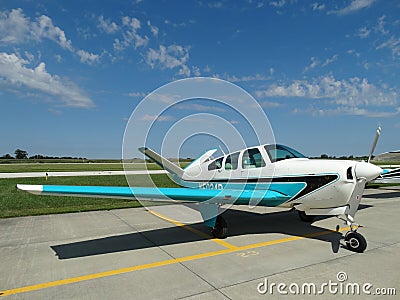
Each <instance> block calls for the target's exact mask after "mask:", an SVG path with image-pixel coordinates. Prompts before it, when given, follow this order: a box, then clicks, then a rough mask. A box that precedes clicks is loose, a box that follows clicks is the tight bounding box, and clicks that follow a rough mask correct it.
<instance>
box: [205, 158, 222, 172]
mask: <svg viewBox="0 0 400 300" xmlns="http://www.w3.org/2000/svg"><path fill="white" fill-rule="evenodd" d="M222 160H223V157H220V158H218V159H216V160H214V161H213V162H211V163H210V164H209V165H208V171H211V170H217V169H221V168H222Z"/></svg>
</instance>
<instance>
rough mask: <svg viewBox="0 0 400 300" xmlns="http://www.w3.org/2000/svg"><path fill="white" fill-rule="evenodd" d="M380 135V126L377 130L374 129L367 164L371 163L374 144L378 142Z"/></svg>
mask: <svg viewBox="0 0 400 300" xmlns="http://www.w3.org/2000/svg"><path fill="white" fill-rule="evenodd" d="M380 135H381V126H378V128H377V129H376V134H375V139H374V142H373V143H372V148H371V152H370V153H369V157H368V162H370V161H371V158H372V155H373V154H374V151H375V147H376V143H377V142H378V139H379V136H380Z"/></svg>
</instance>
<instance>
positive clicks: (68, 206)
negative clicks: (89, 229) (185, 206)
mask: <svg viewBox="0 0 400 300" xmlns="http://www.w3.org/2000/svg"><path fill="white" fill-rule="evenodd" d="M146 177H147V176H142V175H137V176H135V177H134V179H135V181H136V182H137V186H146V185H148V184H147V182H146V181H145V178H146ZM151 178H152V179H153V181H154V183H155V184H156V185H157V186H159V187H176V185H175V184H174V183H173V182H172V181H171V180H170V179H169V178H168V176H167V175H164V174H162V175H151ZM17 183H20V184H53V185H105V186H127V185H128V184H127V183H126V180H125V176H84V177H51V178H49V180H48V181H47V182H46V180H45V179H44V178H16V179H0V218H7V217H19V216H28V215H42V214H56V213H67V212H82V211H90V210H109V209H116V208H129V207H138V206H141V205H140V203H139V202H138V201H136V200H126V199H112V198H83V197H64V196H39V195H31V194H29V193H27V192H22V191H18V190H17V189H16V187H15V186H16V184H17Z"/></svg>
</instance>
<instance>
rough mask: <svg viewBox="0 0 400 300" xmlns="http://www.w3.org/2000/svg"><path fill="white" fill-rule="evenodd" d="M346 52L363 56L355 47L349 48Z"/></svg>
mask: <svg viewBox="0 0 400 300" xmlns="http://www.w3.org/2000/svg"><path fill="white" fill-rule="evenodd" d="M346 53H347V54H349V55H355V56H356V57H360V56H361V54H360V53H359V52H357V51H356V50H354V49H349V50H347V51H346Z"/></svg>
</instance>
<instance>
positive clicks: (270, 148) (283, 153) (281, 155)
mask: <svg viewBox="0 0 400 300" xmlns="http://www.w3.org/2000/svg"><path fill="white" fill-rule="evenodd" d="M265 150H266V151H267V153H268V156H269V158H270V159H271V162H276V161H280V160H284V159H290V158H305V156H304V155H303V154H301V153H300V152H298V151H296V150H294V149H292V148H289V147H287V146H282V145H266V146H265Z"/></svg>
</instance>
